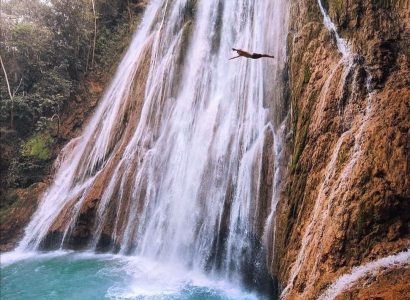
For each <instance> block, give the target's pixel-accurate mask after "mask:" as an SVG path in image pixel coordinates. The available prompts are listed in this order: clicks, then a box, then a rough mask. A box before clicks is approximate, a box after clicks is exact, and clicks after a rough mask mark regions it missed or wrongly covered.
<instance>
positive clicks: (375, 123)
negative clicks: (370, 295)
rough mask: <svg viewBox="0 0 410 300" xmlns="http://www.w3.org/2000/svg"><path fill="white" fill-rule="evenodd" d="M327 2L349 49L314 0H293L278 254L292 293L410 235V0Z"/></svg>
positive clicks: (319, 285) (321, 285)
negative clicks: (343, 49) (341, 48)
mask: <svg viewBox="0 0 410 300" xmlns="http://www.w3.org/2000/svg"><path fill="white" fill-rule="evenodd" d="M323 4H324V6H325V8H326V9H327V11H328V12H329V15H330V17H331V19H332V21H333V22H334V23H335V24H336V25H337V28H338V31H339V33H340V35H341V36H342V37H343V38H344V39H346V40H347V42H348V44H349V47H350V49H351V52H352V56H351V58H349V59H346V58H345V59H344V58H343V57H342V56H341V54H340V53H339V52H338V48H337V45H336V42H335V38H334V35H333V34H331V33H330V32H329V31H328V30H327V29H326V27H325V26H324V24H323V17H322V14H321V13H320V10H319V5H318V2H317V1H316V0H305V1H292V5H291V16H290V22H291V24H290V33H289V37H288V49H289V75H290V76H289V77H290V81H289V85H290V87H289V89H290V93H291V95H290V97H291V111H292V116H291V125H290V127H291V128H290V131H291V134H292V139H291V141H290V142H289V143H288V145H287V146H288V149H289V153H290V155H289V167H288V175H287V178H286V180H285V183H284V187H283V192H282V196H281V200H280V204H279V207H278V216H277V236H276V240H275V243H276V244H275V246H274V249H276V250H275V255H274V258H273V259H274V261H273V264H272V266H273V267H272V271H273V274H274V275H276V276H278V277H279V281H280V283H281V286H282V288H283V289H284V290H285V291H284V293H283V294H282V295H283V297H284V298H286V299H315V298H317V297H318V296H319V295H320V294H321V293H322V292H323V291H324V290H325V289H326V287H327V286H328V285H329V284H331V283H332V282H333V281H334V280H335V279H336V278H337V277H338V276H340V275H341V274H344V273H346V272H348V271H349V270H350V269H351V268H352V267H353V266H357V265H361V264H363V263H366V262H368V261H372V260H374V259H376V258H380V257H384V256H387V255H390V254H394V253H397V252H399V251H403V250H405V249H407V248H408V247H409V245H410V240H409V237H410V236H409V217H410V213H409V212H410V201H409V200H410V198H409V197H410V186H409V166H410V165H409V146H410V145H409V128H410V119H409V116H410V68H409V60H410V57H409V47H408V46H409V27H410V22H409V16H410V4H409V2H408V1H376V0H366V1H356V2H355V1H339V0H328V1H325V2H324V3H323ZM406 274H407V275H408V272H407V273H406ZM386 299H387V298H386Z"/></svg>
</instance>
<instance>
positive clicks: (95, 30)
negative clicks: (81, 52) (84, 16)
mask: <svg viewBox="0 0 410 300" xmlns="http://www.w3.org/2000/svg"><path fill="white" fill-rule="evenodd" d="M91 4H92V5H93V15H94V40H93V52H92V57H91V68H92V67H93V66H94V58H95V44H96V42H97V14H96V12H95V2H94V0H91Z"/></svg>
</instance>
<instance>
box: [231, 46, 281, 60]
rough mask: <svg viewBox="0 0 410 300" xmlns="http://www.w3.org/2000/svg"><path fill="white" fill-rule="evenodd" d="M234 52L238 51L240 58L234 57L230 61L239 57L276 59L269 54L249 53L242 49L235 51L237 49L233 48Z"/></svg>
mask: <svg viewBox="0 0 410 300" xmlns="http://www.w3.org/2000/svg"><path fill="white" fill-rule="evenodd" d="M232 50H233V51H236V53H237V54H238V56H234V57H232V58H230V59H229V60H231V59H235V58H238V57H241V56H243V57H246V58H252V59H258V58H262V57H270V58H275V57H274V56H273V55H268V54H259V53H249V52H248V51H245V50H241V49H235V48H232Z"/></svg>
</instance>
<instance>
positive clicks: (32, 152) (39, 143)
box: [22, 134, 53, 160]
mask: <svg viewBox="0 0 410 300" xmlns="http://www.w3.org/2000/svg"><path fill="white" fill-rule="evenodd" d="M52 143H53V139H52V138H51V136H50V135H48V134H36V135H34V136H33V137H31V138H30V139H29V140H28V141H27V142H25V143H24V144H23V145H22V155H23V156H24V157H32V158H35V159H38V160H48V159H49V158H50V146H51V145H52Z"/></svg>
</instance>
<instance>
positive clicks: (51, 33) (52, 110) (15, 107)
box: [0, 0, 142, 209]
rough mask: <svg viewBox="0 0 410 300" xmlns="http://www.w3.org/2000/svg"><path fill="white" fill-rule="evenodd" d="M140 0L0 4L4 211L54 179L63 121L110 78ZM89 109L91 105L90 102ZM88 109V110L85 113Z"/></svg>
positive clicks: (0, 199)
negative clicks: (18, 193)
mask: <svg viewBox="0 0 410 300" xmlns="http://www.w3.org/2000/svg"><path fill="white" fill-rule="evenodd" d="M141 3H142V1H139V0H127V1H122V0H76V1H72V0H49V1H44V0H1V1H0V60H1V67H0V132H1V135H0V153H2V154H1V156H0V175H1V180H0V208H1V209H4V208H5V207H7V206H9V204H10V203H12V202H13V201H9V200H10V199H14V198H13V197H10V196H9V195H14V194H13V193H14V189H15V188H26V187H28V186H29V185H31V184H32V183H35V182H38V181H40V180H42V179H43V178H44V176H46V175H47V174H49V170H50V168H51V162H52V160H53V158H55V156H56V154H57V151H55V149H57V150H58V148H59V147H61V144H62V143H63V142H64V141H63V140H62V137H61V136H60V121H61V120H64V117H65V116H69V115H70V113H71V114H72V112H71V111H70V107H71V106H70V105H71V103H72V102H73V100H76V99H78V98H81V99H88V97H87V96H88V94H87V96H85V93H87V92H88V91H89V89H87V88H86V87H85V85H86V81H87V80H86V79H89V78H91V79H92V80H107V79H108V77H109V73H110V72H107V70H109V71H110V70H113V69H114V68H115V65H116V63H117V62H118V60H119V58H120V57H121V55H122V52H123V50H124V49H125V47H126V45H127V44H128V41H129V38H130V37H131V33H132V32H133V30H134V28H135V24H136V23H137V22H138V18H137V16H138V15H139V13H140V12H141V10H142V6H141V5H142V4H141ZM84 105H85V106H87V104H86V103H84ZM85 109H86V108H85Z"/></svg>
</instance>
